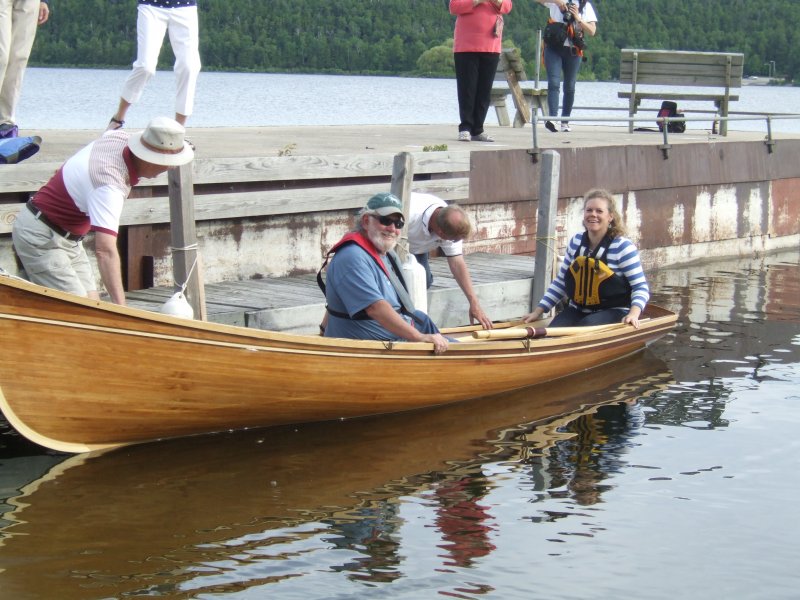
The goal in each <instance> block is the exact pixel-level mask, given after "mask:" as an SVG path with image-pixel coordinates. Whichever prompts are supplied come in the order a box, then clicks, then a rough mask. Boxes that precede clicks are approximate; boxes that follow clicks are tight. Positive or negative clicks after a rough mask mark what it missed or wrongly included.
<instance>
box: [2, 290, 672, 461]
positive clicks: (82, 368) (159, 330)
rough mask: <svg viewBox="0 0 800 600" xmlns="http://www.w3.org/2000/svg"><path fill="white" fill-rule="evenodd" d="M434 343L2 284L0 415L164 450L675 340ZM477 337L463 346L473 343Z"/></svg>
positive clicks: (86, 438)
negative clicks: (277, 327)
mask: <svg viewBox="0 0 800 600" xmlns="http://www.w3.org/2000/svg"><path fill="white" fill-rule="evenodd" d="M644 317H645V318H646V320H645V321H644V322H643V323H642V325H641V327H640V328H639V329H634V328H633V327H630V326H627V325H615V326H611V327H604V328H601V329H600V330H580V328H577V329H578V330H577V331H575V332H573V333H572V334H571V335H566V336H559V337H544V338H541V339H530V338H525V339H511V340H477V339H473V338H472V337H471V336H470V335H467V336H463V337H461V338H460V339H462V340H463V343H458V344H451V346H450V350H448V351H447V352H446V353H445V354H443V355H440V356H435V355H434V354H433V352H432V346H431V345H430V344H422V343H407V342H403V343H398V342H373V341H361V340H342V339H334V338H322V337H319V336H310V335H309V336H306V335H293V334H283V333H277V332H269V331H261V330H256V329H248V328H242V327H232V326H228V325H220V324H216V323H207V322H201V321H188V320H184V319H179V318H176V317H171V316H168V315H162V314H156V313H152V312H148V311H143V310H138V309H133V308H128V307H120V306H117V305H114V304H110V303H107V302H100V301H94V300H89V299H86V298H80V297H77V296H73V295H71V294H67V293H63V292H59V291H56V290H52V289H49V288H44V287H41V286H38V285H34V284H31V283H28V282H26V281H22V280H20V279H17V278H12V277H8V276H0V345H1V346H0V347H2V348H3V359H2V361H0V409H2V412H3V414H4V415H5V417H6V419H8V421H9V423H10V424H11V425H12V426H14V428H15V429H17V431H18V432H19V433H21V434H22V435H24V436H25V437H27V438H28V439H30V440H32V441H34V442H36V443H38V444H40V445H43V446H46V447H49V448H52V449H55V450H59V451H64V452H87V451H92V450H101V449H108V448H113V447H117V446H124V445H128V444H134V443H140V442H146V441H152V440H156V439H163V438H172V437H181V436H187V435H196V434H202V433H211V432H217V431H224V430H233V429H244V428H251V427H266V426H273V425H280V424H288V423H300V422H310V421H324V420H332V419H345V418H352V417H359V416H366V415H373V414H381V413H391V412H399V411H404V410H411V409H416V408H421V407H426V406H432V405H437V404H447V403H451V402H457V401H461V400H465V399H469V398H479V397H483V396H487V395H490V394H497V393H501V392H505V391H509V390H514V389H518V388H522V387H527V386H530V385H534V384H538V383H542V382H544V381H549V380H552V379H557V378H559V377H564V376H566V375H569V374H571V373H576V372H579V371H583V370H585V369H589V368H592V367H596V366H598V365H601V364H604V363H607V362H610V361H613V360H616V359H618V358H621V357H623V356H626V355H628V354H630V353H632V352H635V351H637V350H640V349H642V348H644V347H645V345H647V344H648V343H650V342H652V341H653V340H655V339H657V338H659V337H661V336H662V335H664V334H665V333H667V332H668V331H670V330H671V329H672V327H673V326H674V324H675V320H676V316H675V315H674V314H673V313H671V312H669V311H667V310H665V309H662V308H659V307H656V306H650V307H649V308H648V310H647V312H646V314H645V315H644ZM469 331H470V330H469V329H468V328H461V329H459V330H457V331H454V332H453V334H454V335H462V334H464V333H467V334H468V333H469Z"/></svg>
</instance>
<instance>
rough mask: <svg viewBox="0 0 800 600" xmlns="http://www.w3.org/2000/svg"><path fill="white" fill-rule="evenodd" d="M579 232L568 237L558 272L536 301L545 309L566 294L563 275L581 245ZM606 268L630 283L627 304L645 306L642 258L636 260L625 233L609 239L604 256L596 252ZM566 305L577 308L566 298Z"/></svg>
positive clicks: (646, 294) (646, 291)
mask: <svg viewBox="0 0 800 600" xmlns="http://www.w3.org/2000/svg"><path fill="white" fill-rule="evenodd" d="M582 237H583V232H581V233H577V234H575V235H574V236H573V238H572V239H571V240H570V241H569V244H568V245H567V252H566V254H565V256H564V262H562V263H561V268H559V270H558V275H557V276H556V278H555V279H554V280H553V281H552V283H551V284H550V286H549V287H548V288H547V291H546V292H545V293H544V297H543V298H542V299H541V301H540V302H539V306H540V307H541V308H542V310H544V311H545V312H547V311H549V310H551V309H552V308H553V307H554V306H555V305H556V304H558V303H559V302H560V301H561V300H563V299H565V298H566V297H567V289H566V287H565V285H564V276H565V275H566V273H567V269H569V266H570V265H571V264H572V261H574V260H575V258H576V257H577V256H578V251H579V249H580V246H581V238H582ZM598 258H601V259H602V260H603V262H604V263H606V264H607V265H608V266H609V268H610V269H611V270H612V271H614V273H617V274H619V275H621V276H623V277H624V278H625V279H626V280H627V281H628V283H629V284H630V286H631V306H638V307H639V308H641V309H642V310H644V307H645V306H647V302H648V301H649V300H650V287H649V286H648V285H647V279H646V278H645V276H644V269H642V262H641V260H639V251H638V250H637V249H636V246H634V244H633V242H632V241H630V240H629V239H628V238H625V237H617V238H614V240H613V241H612V242H611V245H610V246H609V247H608V255H607V256H598ZM570 306H573V307H575V308H578V306H577V305H576V304H575V303H574V302H572V301H571V300H570ZM583 310H584V312H591V309H583Z"/></svg>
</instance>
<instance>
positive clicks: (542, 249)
mask: <svg viewBox="0 0 800 600" xmlns="http://www.w3.org/2000/svg"><path fill="white" fill-rule="evenodd" d="M540 164H541V165H542V167H541V170H540V171H539V211H538V214H537V215H536V259H535V262H534V270H533V286H532V290H531V308H530V309H531V310H533V309H534V308H536V305H537V304H538V303H539V300H541V299H542V296H544V293H545V291H546V290H547V286H549V285H550V282H551V281H552V280H553V263H554V260H553V257H554V256H555V252H556V247H555V234H556V213H557V212H558V178H559V173H560V170H561V156H560V155H559V154H558V152H556V151H554V150H545V151H544V152H542V157H541V163H540Z"/></svg>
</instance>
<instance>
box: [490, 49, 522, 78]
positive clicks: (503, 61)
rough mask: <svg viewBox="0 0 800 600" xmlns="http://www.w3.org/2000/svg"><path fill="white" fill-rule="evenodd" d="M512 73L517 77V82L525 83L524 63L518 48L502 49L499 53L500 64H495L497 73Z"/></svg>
mask: <svg viewBox="0 0 800 600" xmlns="http://www.w3.org/2000/svg"><path fill="white" fill-rule="evenodd" d="M508 71H512V72H513V73H514V74H515V75H516V76H517V81H527V80H528V76H527V75H526V74H525V61H523V60H522V54H520V51H519V48H503V51H502V52H501V53H500V62H498V63H497V72H498V73H507V72H508Z"/></svg>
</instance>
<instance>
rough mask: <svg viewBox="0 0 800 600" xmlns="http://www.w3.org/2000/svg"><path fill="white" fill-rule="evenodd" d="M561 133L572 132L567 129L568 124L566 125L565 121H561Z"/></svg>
mask: <svg viewBox="0 0 800 600" xmlns="http://www.w3.org/2000/svg"><path fill="white" fill-rule="evenodd" d="M561 131H564V132H567V131H572V130H571V129H570V128H569V123H567V122H566V121H563V122H562V123H561Z"/></svg>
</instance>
